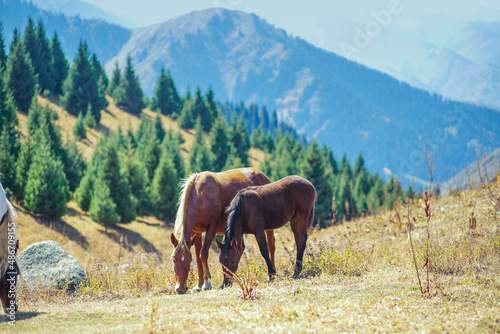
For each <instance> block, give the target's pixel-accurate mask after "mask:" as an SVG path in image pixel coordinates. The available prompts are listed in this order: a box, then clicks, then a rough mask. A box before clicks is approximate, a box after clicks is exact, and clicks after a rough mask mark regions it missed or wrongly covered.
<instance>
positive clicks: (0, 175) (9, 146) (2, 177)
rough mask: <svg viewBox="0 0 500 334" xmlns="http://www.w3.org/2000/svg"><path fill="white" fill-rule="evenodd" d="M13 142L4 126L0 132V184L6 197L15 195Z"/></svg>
mask: <svg viewBox="0 0 500 334" xmlns="http://www.w3.org/2000/svg"><path fill="white" fill-rule="evenodd" d="M14 145H15V142H13V141H12V137H11V136H10V135H9V131H8V125H7V124H4V125H3V128H2V129H1V130H0V182H1V183H2V185H3V187H4V189H5V191H6V193H7V197H10V196H13V195H14V194H16V193H17V191H16V190H17V187H16V159H15V156H14V155H13V154H12V151H13V146H14Z"/></svg>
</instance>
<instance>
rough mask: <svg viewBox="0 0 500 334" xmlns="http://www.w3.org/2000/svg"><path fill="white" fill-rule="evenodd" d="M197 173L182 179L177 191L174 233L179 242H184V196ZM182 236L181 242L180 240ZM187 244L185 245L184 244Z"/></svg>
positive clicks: (187, 193)
mask: <svg viewBox="0 0 500 334" xmlns="http://www.w3.org/2000/svg"><path fill="white" fill-rule="evenodd" d="M196 176H198V174H191V175H189V176H188V177H187V178H185V179H184V180H182V184H181V189H180V191H179V200H178V202H177V206H178V208H177V215H176V216H175V225H174V235H175V237H176V238H177V239H178V240H179V244H185V243H186V240H184V239H185V238H184V215H185V213H186V209H187V208H186V197H188V195H189V192H190V190H191V188H192V185H194V181H195V179H196ZM181 238H182V242H181ZM186 246H187V245H186Z"/></svg>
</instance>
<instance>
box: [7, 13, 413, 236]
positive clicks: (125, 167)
mask: <svg viewBox="0 0 500 334" xmlns="http://www.w3.org/2000/svg"><path fill="white" fill-rule="evenodd" d="M3 41H4V39H3V36H2V31H1V26H0V124H2V129H1V135H0V173H1V175H0V180H1V182H2V184H3V185H4V187H5V189H6V191H7V193H8V194H9V196H12V198H14V199H15V200H17V201H18V202H19V203H21V204H22V205H23V206H24V207H25V208H26V209H27V210H29V211H31V212H33V213H35V214H38V215H42V216H47V217H52V218H57V217H60V216H62V215H63V214H65V212H66V203H67V202H68V201H69V200H70V199H71V198H73V199H74V200H75V201H76V203H77V204H78V205H79V207H80V208H81V209H82V210H83V211H85V212H88V213H89V215H90V217H91V218H92V219H93V220H94V221H97V222H99V223H102V224H104V225H105V226H109V225H113V224H116V223H118V222H121V223H127V222H130V221H133V220H134V219H135V218H136V216H137V215H155V216H156V217H158V218H159V219H162V220H167V221H168V220H172V219H173V218H174V215H175V206H176V203H177V196H178V187H179V182H180V180H181V179H182V178H183V177H185V176H186V175H188V174H189V173H196V172H200V171H204V170H211V171H215V172H218V171H223V170H227V169H232V168H238V167H244V166H248V165H249V164H250V161H249V159H250V158H249V153H248V152H249V150H250V148H252V147H253V148H257V149H260V150H263V151H264V152H265V156H266V158H265V159H264V161H263V162H262V163H261V164H260V169H261V170H262V171H263V172H264V173H265V174H267V175H268V176H269V177H270V178H271V180H273V181H274V180H278V179H280V178H282V177H284V176H286V175H290V174H298V175H301V176H303V177H305V178H307V179H309V180H310V181H311V182H312V183H313V184H314V185H315V187H316V190H317V195H318V198H317V204H316V219H315V223H314V224H315V226H319V227H325V226H327V225H328V224H330V223H331V222H342V221H343V220H350V219H353V218H355V217H359V216H362V215H366V214H371V213H376V212H378V211H379V210H380V209H381V208H382V207H385V208H388V209H390V208H392V207H393V206H394V204H395V203H396V202H398V201H401V200H404V199H405V198H407V197H410V198H411V197H413V196H414V193H413V191H412V189H411V188H409V189H408V190H406V191H403V189H402V188H401V185H400V183H399V181H397V180H396V179H395V178H394V177H391V179H390V180H389V181H388V182H387V183H386V182H384V180H383V179H382V178H381V177H379V176H378V175H377V174H371V173H369V172H368V171H367V170H366V169H365V166H364V161H363V157H362V156H361V155H360V156H359V157H358V159H357V161H356V163H355V164H354V166H351V164H350V162H349V161H348V160H347V158H346V156H345V155H344V156H343V157H342V159H341V160H340V161H337V160H336V159H335V157H334V155H333V152H332V151H331V150H330V149H329V148H328V147H327V146H325V145H323V146H322V147H321V148H320V147H319V146H318V144H317V142H316V141H315V140H313V141H312V142H311V143H310V144H307V143H306V142H305V140H303V139H298V138H297V134H296V132H295V131H294V129H293V128H291V127H290V126H288V125H286V124H284V123H280V122H279V121H278V119H277V115H276V112H273V113H272V114H271V116H270V115H269V113H268V112H267V110H266V108H265V107H264V106H263V107H260V108H259V106H257V105H255V104H252V105H250V106H248V107H247V106H245V105H244V104H243V103H239V104H237V105H235V104H232V103H227V102H226V103H224V104H220V103H217V102H216V101H215V100H214V93H213V91H212V90H211V89H209V90H208V92H206V93H203V92H201V90H200V89H199V88H197V89H196V91H195V93H194V96H192V95H191V92H190V90H189V89H188V90H187V93H186V94H185V95H184V97H180V96H179V94H178V92H177V89H176V87H175V83H174V81H173V79H172V77H171V76H170V73H169V72H168V71H165V69H162V71H161V73H160V75H159V76H158V78H157V83H156V89H155V94H154V96H153V97H152V99H151V100H149V99H148V98H147V97H145V96H144V95H143V92H142V88H141V86H140V83H139V78H138V76H137V75H136V73H135V69H134V66H133V64H132V60H131V58H130V57H128V58H127V60H126V64H125V68H124V69H123V70H122V69H120V67H119V65H118V64H116V65H115V68H114V70H113V72H112V75H111V77H109V78H108V76H107V74H106V72H105V71H104V70H103V68H102V65H101V64H100V62H99V60H98V58H97V56H96V55H95V54H94V53H92V52H91V51H90V50H89V49H88V46H87V44H86V43H85V42H84V41H81V42H80V45H79V46H78V50H77V54H76V56H75V58H74V60H73V62H72V64H71V66H70V64H69V62H68V60H67V59H66V56H65V55H64V53H63V52H62V50H61V48H60V43H59V40H58V36H57V34H54V36H53V38H52V39H51V40H50V41H49V40H48V39H47V37H46V36H45V29H44V26H43V23H42V22H41V21H39V22H38V23H37V24H35V23H34V22H33V21H32V20H31V19H30V20H29V21H28V25H27V27H26V29H25V31H24V33H23V35H22V36H21V34H20V33H19V32H18V31H17V30H15V31H14V38H13V41H12V43H11V45H10V49H9V54H8V56H7V55H6V53H5V45H4V42H3ZM38 94H43V95H46V96H52V97H57V96H59V101H60V104H61V106H62V107H63V108H64V109H65V110H67V112H68V113H70V114H71V115H74V116H75V117H77V121H76V124H75V127H74V128H73V133H74V134H75V140H81V139H83V138H85V137H86V131H87V129H88V128H92V127H95V126H96V125H97V124H98V123H99V122H100V118H101V117H100V116H101V111H102V110H103V109H104V108H106V106H107V103H108V102H107V100H106V98H105V96H106V95H108V96H111V97H112V98H113V101H114V103H115V104H116V105H117V106H119V107H120V108H122V109H123V110H125V111H127V112H129V113H131V114H135V115H138V116H140V117H141V122H140V125H139V127H138V128H137V130H136V131H133V130H132V129H127V130H126V131H123V130H122V129H119V130H118V131H117V132H111V133H110V134H109V135H107V136H102V137H101V138H100V140H99V142H98V144H97V145H96V148H95V151H94V153H93V155H92V157H91V159H90V161H89V162H88V163H87V162H85V161H84V159H83V157H82V155H81V154H80V152H79V151H78V149H77V145H76V142H75V140H73V141H67V142H64V141H63V140H62V139H61V133H60V131H59V129H58V127H57V126H56V125H55V123H54V121H55V120H57V115H58V114H57V113H56V112H54V111H52V110H50V109H49V108H43V107H41V106H40V105H39V104H38V103H37V99H36V97H37V95H38ZM56 101H57V100H56ZM145 107H150V108H151V109H152V110H154V111H156V112H157V115H156V117H154V118H153V119H150V118H148V117H146V116H145V115H142V114H141V112H142V109H143V108H145ZM18 110H19V111H21V112H27V114H28V121H27V133H26V135H22V134H21V133H20V132H19V130H18V119H17V111H18ZM160 115H165V116H168V117H171V118H172V119H176V120H177V122H178V124H179V126H180V127H181V128H183V129H193V130H194V133H195V140H194V143H193V145H192V147H191V149H190V152H189V156H188V157H187V158H186V159H183V157H182V155H181V145H182V143H183V139H182V136H181V135H180V133H174V132H172V131H165V129H164V128H163V125H162V122H161V117H160Z"/></svg>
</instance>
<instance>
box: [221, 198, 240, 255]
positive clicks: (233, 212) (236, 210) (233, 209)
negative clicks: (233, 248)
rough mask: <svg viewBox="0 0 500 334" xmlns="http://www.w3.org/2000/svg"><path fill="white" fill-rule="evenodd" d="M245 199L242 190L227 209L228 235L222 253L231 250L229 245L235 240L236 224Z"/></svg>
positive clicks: (225, 236)
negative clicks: (242, 201)
mask: <svg viewBox="0 0 500 334" xmlns="http://www.w3.org/2000/svg"><path fill="white" fill-rule="evenodd" d="M242 197H243V190H240V191H239V192H238V193H237V194H236V196H235V197H234V198H233V200H232V201H231V204H230V205H229V206H228V208H227V209H226V212H227V220H226V233H225V235H224V245H223V246H222V249H221V252H224V253H226V252H227V251H228V250H229V245H230V244H231V240H232V239H233V231H234V222H235V221H236V218H237V217H238V216H239V214H240V210H241V199H242Z"/></svg>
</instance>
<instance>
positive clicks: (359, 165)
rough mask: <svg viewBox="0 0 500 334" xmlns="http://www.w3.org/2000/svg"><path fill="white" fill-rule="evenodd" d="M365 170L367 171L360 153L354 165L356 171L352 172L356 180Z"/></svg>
mask: <svg viewBox="0 0 500 334" xmlns="http://www.w3.org/2000/svg"><path fill="white" fill-rule="evenodd" d="M364 169H365V161H364V159H363V156H362V155H361V153H360V154H359V155H358V158H357V159H356V164H355V165H354V169H353V171H352V173H353V177H354V179H356V178H357V177H358V175H359V173H361V171H362V170H364Z"/></svg>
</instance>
